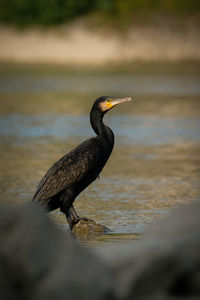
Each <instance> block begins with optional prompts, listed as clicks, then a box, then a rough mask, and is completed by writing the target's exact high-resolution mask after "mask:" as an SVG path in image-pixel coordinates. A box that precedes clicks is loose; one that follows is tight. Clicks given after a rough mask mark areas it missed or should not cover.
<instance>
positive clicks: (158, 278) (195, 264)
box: [99, 203, 200, 300]
mask: <svg viewBox="0 0 200 300" xmlns="http://www.w3.org/2000/svg"><path fill="white" fill-rule="evenodd" d="M99 253H100V254H101V255H102V256H103V258H104V260H105V261H107V263H108V264H109V265H110V267H111V268H112V270H113V272H114V274H115V281H116V285H115V295H116V298H118V299H148V300H149V299H152V300H154V299H155V300H156V299H182V298H184V299H185V298H186V299H200V203H197V204H195V205H192V206H186V207H184V208H181V209H177V210H174V211H173V212H172V213H170V214H168V215H166V217H165V218H164V219H163V220H161V221H159V222H157V223H155V224H153V225H152V226H150V227H149V229H148V230H146V232H145V234H144V235H143V238H142V240H141V241H139V242H138V243H137V244H135V243H134V245H130V244H129V245H123V246H121V247H120V246H119V247H116V245H115V247H108V248H104V249H99Z"/></svg>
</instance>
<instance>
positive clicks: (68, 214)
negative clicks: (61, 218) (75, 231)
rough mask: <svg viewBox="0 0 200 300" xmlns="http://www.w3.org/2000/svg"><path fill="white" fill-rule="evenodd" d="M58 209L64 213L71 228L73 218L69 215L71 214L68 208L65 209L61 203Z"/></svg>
mask: <svg viewBox="0 0 200 300" xmlns="http://www.w3.org/2000/svg"><path fill="white" fill-rule="evenodd" d="M60 211H61V212H62V213H64V214H65V216H66V219H67V223H68V224H69V227H70V229H71V230H72V228H73V226H74V222H73V219H72V217H71V214H70V212H69V209H66V208H65V207H64V206H63V205H61V206H60Z"/></svg>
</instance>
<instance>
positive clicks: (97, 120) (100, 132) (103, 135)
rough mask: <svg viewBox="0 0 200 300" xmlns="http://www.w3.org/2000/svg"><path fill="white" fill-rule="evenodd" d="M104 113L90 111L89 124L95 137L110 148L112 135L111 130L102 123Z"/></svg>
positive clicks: (112, 139) (112, 142) (112, 140)
mask: <svg viewBox="0 0 200 300" xmlns="http://www.w3.org/2000/svg"><path fill="white" fill-rule="evenodd" d="M103 117H104V113H102V112H101V111H99V110H95V109H92V110H91V113H90V123H91V126H92V128H93V130H94V131H95V133H96V134H97V136H98V137H99V138H100V139H102V140H103V141H104V142H108V143H109V144H110V146H111V147H113V144H114V134H113V132H112V130H111V129H110V128H109V127H108V126H106V125H105V124H104V123H103Z"/></svg>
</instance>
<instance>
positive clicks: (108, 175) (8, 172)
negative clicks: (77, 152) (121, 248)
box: [0, 70, 200, 242]
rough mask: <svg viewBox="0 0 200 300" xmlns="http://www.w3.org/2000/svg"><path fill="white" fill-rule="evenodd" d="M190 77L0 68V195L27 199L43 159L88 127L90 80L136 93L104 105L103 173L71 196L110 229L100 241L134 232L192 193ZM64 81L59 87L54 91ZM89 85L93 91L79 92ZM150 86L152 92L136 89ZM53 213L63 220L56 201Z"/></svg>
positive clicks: (97, 89) (194, 146)
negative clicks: (112, 106) (106, 142)
mask: <svg viewBox="0 0 200 300" xmlns="http://www.w3.org/2000/svg"><path fill="white" fill-rule="evenodd" d="M152 72H153V71H152ZM197 78H198V76H197V77H194V76H193V75H190V74H187V76H186V75H185V74H184V76H182V77H181V75H180V74H179V75H176V76H174V77H173V78H171V77H170V76H169V75H167V74H164V75H163V76H160V78H159V76H155V74H153V73H152V75H151V76H150V75H149V76H147V75H146V74H145V73H144V74H142V73H140V75H139V77H136V76H135V75H131V74H129V75H127V74H126V75H123V76H121V77H120V76H119V74H112V75H111V74H110V75H109V76H108V75H107V77H105V76H104V77H102V75H101V76H100V75H99V76H97V74H96V75H95V76H94V77H93V76H89V75H87V76H84V74H78V75H77V76H75V75H73V76H72V75H71V77H69V75H68V76H67V77H66V76H64V75H63V77H62V76H61V75H60V76H59V77H58V76H55V74H50V75H48V76H47V75H44V76H41V74H40V77H39V78H38V77H37V76H36V75H35V74H33V75H31V74H30V70H29V76H22V75H21V74H18V73H17V72H16V71H15V73H14V74H12V75H10V76H9V75H8V74H6V76H3V75H2V74H1V78H0V96H1V97H0V101H1V103H0V104H1V115H0V154H1V156H0V157H1V158H0V160H1V161H0V162H1V170H0V180H1V181H0V190H1V203H12V204H16V203H17V204H18V203H23V202H26V201H28V200H29V199H31V197H32V194H33V193H34V190H35V188H36V186H37V183H38V181H39V180H40V179H41V177H42V176H43V174H44V172H45V171H46V170H47V169H48V168H49V166H50V165H51V164H52V163H53V162H54V161H55V160H57V159H58V158H60V157H61V156H62V155H64V154H65V153H66V152H68V151H69V150H71V149H72V148H73V147H75V146H76V145H77V144H78V143H80V142H81V141H83V140H84V139H86V138H88V137H90V136H92V135H93V134H94V133H93V131H92V129H91V128H90V125H89V116H88V114H89V107H90V106H91V102H90V100H91V98H92V97H94V96H91V95H92V92H91V91H93V90H94V94H95V95H97V94H98V95H101V94H115V95H117V94H118V92H119V94H120V95H121V94H125V95H128V96H133V98H134V95H135V94H138V96H137V97H136V98H137V99H136V101H135V103H134V102H133V103H131V105H130V104H129V103H128V104H124V105H123V106H121V107H118V108H117V109H116V110H113V111H112V112H110V113H109V114H108V115H106V118H105V119H106V120H105V122H106V124H108V125H109V126H111V128H112V129H113V131H114V132H115V136H116V145H115V148H114V151H113V154H112V156H111V158H110V160H109V162H108V163H107V165H106V167H105V169H104V171H103V172H102V174H101V176H100V177H101V178H100V180H96V182H95V183H93V184H92V185H91V186H90V187H88V189H86V190H85V191H84V192H83V193H82V194H81V195H80V196H79V198H78V199H77V200H76V201H75V207H76V208H77V210H78V212H79V213H80V215H83V216H87V217H89V218H92V219H94V220H96V221H97V222H99V223H101V224H103V225H106V226H108V227H109V228H110V229H111V230H112V231H113V234H111V235H109V236H108V237H107V238H105V240H106V239H107V240H106V241H107V242H110V241H112V240H113V241H114V240H118V239H121V240H122V239H126V240H127V239H128V240H132V239H133V240H135V239H137V238H138V234H140V233H141V232H142V231H143V229H144V227H145V226H146V224H148V223H151V222H153V220H155V219H156V218H159V217H161V216H163V215H164V214H165V213H166V212H167V211H168V210H169V209H170V208H171V207H173V206H177V205H183V204H187V203H190V202H191V201H193V200H199V198H200V197H199V196H200V191H199V174H200V172H199V162H200V151H199V144H200V132H199V127H200V118H199V110H198V109H197V108H199V100H200V99H199V94H200V88H199V85H198V84H197ZM75 86H76V87H77V88H76V93H74V94H73V93H72V91H74V90H75ZM46 90H48V94H45V91H46ZM63 90H65V94H62V93H61V94H59V92H63ZM88 90H89V91H90V96H88V98H89V99H90V100H86V98H85V96H84V97H83V95H82V94H81V93H82V92H84V93H86V94H87V91H88ZM25 91H26V94H24V92H25ZM51 91H54V92H55V91H57V93H52V94H51ZM102 91H103V92H102ZM79 92H81V93H80V94H79ZM68 93H69V94H68ZM70 93H71V94H70ZM129 93H130V94H129ZM148 93H151V97H143V95H147V94H148ZM153 94H155V95H156V94H162V96H159V97H156V96H155V97H154V95H153ZM177 94H180V95H182V96H180V97H177ZM183 95H184V97H183ZM194 95H195V96H194ZM63 97H64V99H65V100H64V102H63ZM95 97H96V96H95ZM181 97H183V98H181ZM67 99H69V100H67ZM72 99H75V101H73V100H72ZM163 99H164V100H163ZM138 103H139V104H138ZM73 105H74V106H73ZM79 107H80V108H82V110H81V109H80V110H79V109H78V108H79ZM64 108H65V109H64ZM54 110H55V113H53V112H54ZM51 217H52V218H53V219H54V220H55V222H57V223H58V224H60V225H62V226H64V225H65V224H66V221H65V217H64V216H63V215H62V214H61V213H60V212H59V211H56V212H53V213H51ZM116 233H119V234H120V235H116Z"/></svg>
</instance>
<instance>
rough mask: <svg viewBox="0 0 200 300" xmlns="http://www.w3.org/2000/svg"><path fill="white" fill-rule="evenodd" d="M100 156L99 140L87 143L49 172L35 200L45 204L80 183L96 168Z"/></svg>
mask: <svg viewBox="0 0 200 300" xmlns="http://www.w3.org/2000/svg"><path fill="white" fill-rule="evenodd" d="M99 156H100V147H99V145H98V140H97V141H96V140H95V139H90V140H87V141H85V142H84V143H83V144H81V145H79V146H78V147H77V148H75V149H74V150H72V151H71V152H69V153H68V154H66V155H65V156H64V157H62V158H61V159H60V160H59V161H57V162H56V163H55V164H54V165H53V166H52V167H51V168H50V169H49V170H48V171H47V173H46V174H45V176H44V177H43V178H42V180H41V181H40V183H39V185H38V188H37V190H36V193H35V195H34V197H33V200H34V201H37V202H45V200H47V199H49V198H50V197H53V196H54V195H56V194H58V193H60V192H61V191H62V190H64V189H66V188H67V187H69V186H71V185H72V184H74V183H75V182H78V181H80V180H81V179H82V178H84V176H86V175H87V174H88V172H89V171H91V170H92V169H93V168H95V166H96V165H97V163H98V159H99ZM97 175H98V174H97Z"/></svg>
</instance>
